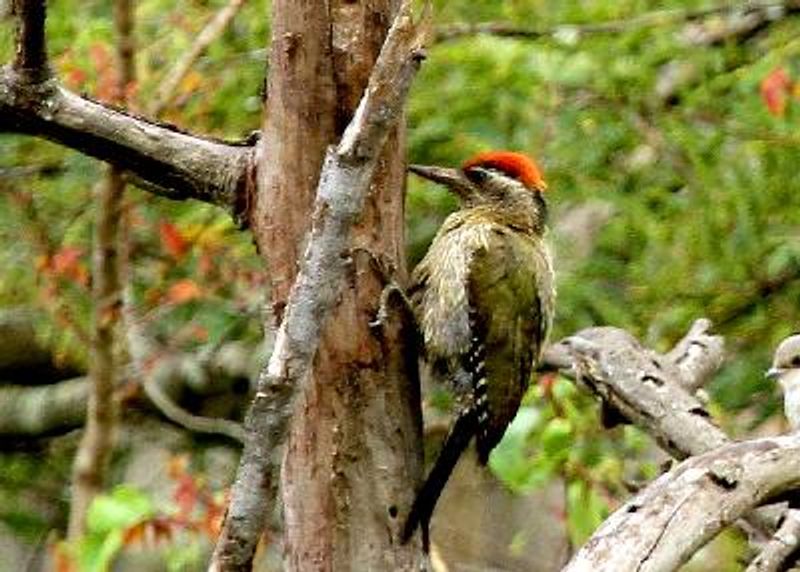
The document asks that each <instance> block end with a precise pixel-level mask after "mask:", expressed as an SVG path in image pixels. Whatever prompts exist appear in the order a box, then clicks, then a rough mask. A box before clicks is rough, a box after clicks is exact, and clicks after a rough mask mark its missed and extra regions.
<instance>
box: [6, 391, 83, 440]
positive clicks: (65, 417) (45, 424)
mask: <svg viewBox="0 0 800 572" xmlns="http://www.w3.org/2000/svg"><path fill="white" fill-rule="evenodd" d="M88 398H89V379H88V378H86V377H78V378H75V379H70V380H67V381H62V382H59V383H56V384H52V385H43V386H38V387H23V386H11V387H3V388H0V436H3V437H15V438H18V437H42V436H46V435H49V434H55V433H60V432H63V431H64V430H66V429H73V428H75V427H79V426H81V425H82V424H83V422H84V419H85V417H86V400H87V399H88Z"/></svg>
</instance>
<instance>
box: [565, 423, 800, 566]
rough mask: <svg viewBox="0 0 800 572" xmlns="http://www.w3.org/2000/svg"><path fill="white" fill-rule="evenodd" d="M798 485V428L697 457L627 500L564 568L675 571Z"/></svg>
mask: <svg viewBox="0 0 800 572" xmlns="http://www.w3.org/2000/svg"><path fill="white" fill-rule="evenodd" d="M798 486H800V434H793V435H788V436H781V437H771V438H766V439H755V440H752V441H745V442H742V443H731V444H728V445H725V446H723V447H720V448H719V449H717V450H715V451H710V452H708V453H706V454H703V455H699V456H697V457H692V458H690V459H687V460H686V461H684V462H682V463H681V464H680V465H678V466H677V467H675V468H674V469H673V470H671V471H670V472H669V473H666V474H664V475H662V476H661V477H659V478H658V479H657V480H656V481H654V482H653V483H652V484H651V485H650V486H648V487H647V488H646V489H645V490H644V491H642V492H641V493H640V494H638V495H636V496H635V497H633V498H632V499H631V500H629V501H628V502H626V503H625V504H624V505H622V506H621V507H620V508H619V509H618V510H617V511H616V512H615V513H614V514H612V515H611V516H610V517H609V518H608V519H607V520H606V521H605V523H603V525H602V526H601V527H600V528H599V529H598V530H597V531H596V532H595V533H594V535H592V537H591V538H590V539H589V541H588V542H587V543H586V544H585V545H584V546H583V548H581V549H580V550H579V551H578V553H577V554H576V555H575V556H574V557H573V558H572V560H571V561H570V562H569V564H567V566H566V568H564V572H583V571H587V572H588V571H592V572H603V571H608V572H612V571H613V572H620V571H622V570H636V571H639V572H660V571H664V572H666V571H672V570H676V569H677V568H678V566H679V565H681V564H682V563H684V562H686V561H687V560H688V559H689V558H690V557H691V556H692V554H694V553H695V551H696V550H697V549H699V548H700V547H701V546H703V545H704V544H705V543H706V542H708V541H709V540H710V539H711V538H713V537H714V536H716V534H717V533H719V531H720V530H722V529H723V528H724V527H726V526H728V525H729V524H731V523H733V522H734V521H735V520H736V519H738V518H739V517H741V516H742V515H744V514H745V513H746V512H747V511H749V510H751V509H752V508H753V507H755V506H758V505H759V504H761V503H763V502H767V501H769V500H770V498H771V497H774V496H777V495H779V494H780V493H782V492H785V491H788V490H791V489H794V488H797V487H798Z"/></svg>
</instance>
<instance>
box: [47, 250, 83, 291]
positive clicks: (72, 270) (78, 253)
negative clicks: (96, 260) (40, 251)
mask: <svg viewBox="0 0 800 572" xmlns="http://www.w3.org/2000/svg"><path fill="white" fill-rule="evenodd" d="M82 256H83V250H82V249H80V248H78V247H76V246H65V247H64V248H62V249H61V250H59V251H58V252H56V253H55V254H54V255H53V256H52V258H51V259H50V263H49V267H50V270H51V271H52V272H53V274H55V275H56V276H61V277H63V278H67V279H68V280H71V281H73V282H77V283H78V284H81V285H83V286H86V285H87V284H88V283H89V271H88V270H86V266H85V265H84V264H82V263H81V257H82Z"/></svg>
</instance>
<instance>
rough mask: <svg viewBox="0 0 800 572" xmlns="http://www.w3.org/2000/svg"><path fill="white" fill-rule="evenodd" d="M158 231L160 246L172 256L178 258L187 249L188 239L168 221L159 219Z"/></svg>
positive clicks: (181, 256)
mask: <svg viewBox="0 0 800 572" xmlns="http://www.w3.org/2000/svg"><path fill="white" fill-rule="evenodd" d="M158 233H159V235H160V236H161V246H162V247H163V248H164V250H166V251H167V254H169V255H170V256H171V257H172V258H174V259H175V260H180V259H181V258H183V255H184V254H186V252H187V251H188V250H189V246H190V244H189V241H188V240H186V238H184V236H183V234H181V231H180V230H178V227H176V226H175V225H174V224H172V223H171V222H169V221H165V220H163V221H161V222H160V223H159V225H158Z"/></svg>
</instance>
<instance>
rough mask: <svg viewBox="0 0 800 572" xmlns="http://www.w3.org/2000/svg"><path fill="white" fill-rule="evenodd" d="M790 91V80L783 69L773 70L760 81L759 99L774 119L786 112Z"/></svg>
mask: <svg viewBox="0 0 800 572" xmlns="http://www.w3.org/2000/svg"><path fill="white" fill-rule="evenodd" d="M791 91H792V80H791V79H790V78H789V74H788V73H786V70H785V69H784V68H775V69H774V70H772V71H771V72H770V73H769V74H767V76H766V77H765V78H764V79H763V80H761V99H763V100H764V105H766V106H767V110H768V111H769V112H770V113H771V114H772V115H774V116H776V117H781V116H783V114H784V113H785V112H786V102H787V99H788V95H789V94H790V93H791Z"/></svg>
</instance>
